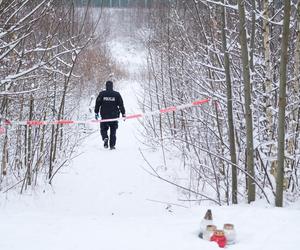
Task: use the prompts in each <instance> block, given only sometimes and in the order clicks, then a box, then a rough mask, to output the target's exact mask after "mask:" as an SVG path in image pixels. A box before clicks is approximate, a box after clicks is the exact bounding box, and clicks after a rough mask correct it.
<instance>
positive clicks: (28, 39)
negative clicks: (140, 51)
mask: <svg viewBox="0 0 300 250" xmlns="http://www.w3.org/2000/svg"><path fill="white" fill-rule="evenodd" d="M133 2H135V3H133ZM131 4H132V6H133V7H132V8H130V7H131ZM107 7H118V8H120V7H129V8H130V10H128V12H127V15H128V16H129V18H131V19H132V22H133V23H134V26H135V29H137V30H138V31H139V32H138V35H137V36H136V37H135V39H139V41H140V42H141V43H143V45H144V46H145V49H146V51H147V69H146V70H145V72H144V73H143V76H144V78H143V80H142V81H141V86H142V89H143V93H141V95H140V107H141V110H142V111H143V112H152V111H155V110H159V109H162V108H166V107H170V106H178V105H182V104H186V103H191V102H193V101H195V100H199V99H205V98H208V99H209V100H210V101H209V104H208V105H202V106H201V108H187V109H183V110H180V111H178V112H171V113H167V114H160V115H157V116H151V117H148V118H147V119H145V120H143V121H141V125H142V127H143V129H142V130H141V133H142V137H143V138H144V141H145V144H147V145H148V146H149V147H153V148H156V149H159V150H160V151H161V152H162V155H163V158H164V162H163V165H165V166H166V167H167V165H166V161H167V158H169V157H174V158H175V159H177V160H178V161H179V162H181V163H182V164H181V165H180V169H178V171H180V173H181V176H180V178H177V179H175V180H173V181H172V183H173V184H174V185H176V186H177V187H178V188H179V189H181V190H182V196H183V197H184V199H187V200H191V201H196V202H201V201H202V200H209V201H211V202H212V203H215V204H218V205H224V204H227V205H230V204H237V203H240V202H243V201H246V202H248V203H250V202H253V201H255V200H259V199H263V200H265V201H266V203H271V204H273V203H275V205H276V206H279V207H281V206H283V205H284V204H285V202H286V203H292V202H295V201H296V200H298V199H299V195H300V187H299V184H300V183H299V181H300V173H299V171H300V169H299V168H300V164H299V160H300V157H299V156H300V155H299V154H300V150H299V129H300V127H299V125H300V124H299V122H300V120H299V116H300V106H299V104H300V99H299V98H300V95H299V91H300V1H296V0H284V1H269V0H255V1H247V0H245V1H243V0H228V1H227V0H219V1H215V0H172V1H171V0H170V1H159V0H152V1H129V0H127V1H103V2H101V1H67V0H62V1H59V0H34V1H31V0H24V1H21V0H12V1H9V0H2V1H0V24H1V25H0V120H1V123H0V125H1V135H0V164H1V167H0V169H1V173H0V192H10V191H11V190H15V189H17V190H19V191H21V193H22V192H23V191H24V190H26V189H29V188H38V186H41V185H43V183H50V184H51V182H52V179H53V178H54V177H55V175H56V174H57V173H58V172H59V171H60V170H61V169H62V168H63V167H64V166H65V165H67V164H68V163H69V162H70V160H71V159H72V155H73V153H74V150H75V149H76V147H77V146H78V144H79V143H80V141H81V140H83V138H84V133H85V132H84V131H85V129H86V128H85V127H84V126H63V125H60V124H57V125H55V124H53V125H51V126H28V125H27V124H24V123H22V122H21V121H24V120H42V121H43V120H66V119H68V120H70V119H87V117H85V116H84V115H83V114H82V113H81V110H80V109H78V108H76V107H77V106H78V103H83V104H86V103H87V99H88V98H89V96H90V95H91V94H92V93H94V91H95V89H97V88H99V87H100V86H102V85H103V83H104V82H105V80H107V79H108V78H109V77H110V76H111V75H112V73H113V74H114V76H115V77H116V78H122V76H123V75H124V72H123V71H122V69H120V68H118V66H117V65H116V64H115V62H114V61H113V60H112V59H111V57H110V53H109V51H108V49H107V43H108V41H107V37H108V34H109V33H110V25H109V23H107V22H106V15H107ZM145 7H146V8H145ZM132 25H133V24H132ZM87 97H88V98H87ZM9 121H20V124H19V125H18V126H14V127H11V128H10V126H9ZM168 167H170V166H168ZM152 174H153V175H155V176H157V177H158V178H161V179H164V180H165V181H169V182H170V180H166V179H165V177H163V176H162V175H161V174H160V173H158V172H156V171H153V172H152Z"/></svg>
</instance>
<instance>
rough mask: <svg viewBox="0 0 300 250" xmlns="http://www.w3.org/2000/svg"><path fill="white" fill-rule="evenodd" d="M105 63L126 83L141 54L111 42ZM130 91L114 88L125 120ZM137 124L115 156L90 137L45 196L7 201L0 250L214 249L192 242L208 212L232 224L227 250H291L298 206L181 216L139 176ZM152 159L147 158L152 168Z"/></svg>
mask: <svg viewBox="0 0 300 250" xmlns="http://www.w3.org/2000/svg"><path fill="white" fill-rule="evenodd" d="M111 47H112V53H113V55H114V56H115V57H116V58H118V59H119V60H120V63H122V64H123V65H127V66H128V67H129V68H130V70H131V72H130V73H132V74H133V75H134V72H136V70H138V68H139V65H140V64H141V63H142V60H143V52H142V51H140V50H138V49H137V48H135V47H132V44H130V43H126V42H124V41H123V42H119V41H114V42H113V43H112V44H111ZM137 89H138V85H137V83H136V82H135V81H134V80H133V79H127V80H124V81H122V82H120V83H119V90H120V92H121V94H122V96H123V98H124V102H125V105H126V108H127V113H132V112H135V111H137V110H138V107H137V101H136V98H135V91H136V90H137ZM138 126H139V123H138V122H137V121H133V120H132V121H126V122H120V124H119V129H118V131H117V136H118V140H117V150H115V151H110V150H105V149H104V148H103V147H102V141H101V139H100V134H99V132H98V128H97V125H95V127H93V129H95V131H96V132H95V133H94V134H92V135H91V136H89V137H88V138H87V139H86V140H85V142H84V143H83V144H82V145H81V147H80V149H79V152H80V153H81V154H80V155H79V156H78V157H77V158H75V159H74V162H73V164H72V166H70V167H68V168H65V169H63V171H61V172H60V173H59V175H58V176H57V177H56V178H55V179H54V183H53V190H46V192H45V193H38V194H32V195H30V196H26V195H23V196H21V197H16V196H13V197H11V196H8V197H7V201H3V198H4V195H1V196H0V197H1V199H2V200H1V202H0V250H20V249H25V250H29V249H30V250H76V249H78V250H85V249H86V250H102V249H103V250H121V249H122V250H169V249H170V250H196V249H202V250H206V249H207V250H209V249H219V248H218V246H217V245H216V244H215V243H211V242H207V241H203V240H200V239H199V238H198V237H197V234H198V229H199V225H200V221H201V219H202V217H203V215H204V213H205V211H206V209H208V208H212V211H213V216H214V220H215V224H216V225H217V226H218V227H219V228H221V227H222V226H223V224H224V223H228V222H231V223H233V224H235V226H236V228H237V233H238V237H237V239H238V242H237V244H235V245H232V246H228V249H232V250H240V249H242V250H266V249H269V250H271V249H272V250H277V249H278V250H279V249H280V250H282V249H284V250H296V249H298V242H297V238H298V234H299V226H300V209H299V204H298V205H297V206H298V207H297V206H296V207H295V208H288V209H278V208H272V207H268V206H266V205H265V204H264V203H263V204H260V203H259V202H257V203H256V204H254V205H238V206H230V207H205V206H202V207H195V208H184V207H181V206H176V205H172V206H171V207H170V206H169V205H168V204H167V203H178V202H177V201H176V199H177V197H176V190H175V189H174V188H173V187H172V186H170V185H168V184H166V183H163V182H161V181H159V180H157V179H155V178H154V177H152V176H150V175H149V174H147V173H146V172H145V171H144V170H143V168H142V167H144V166H145V162H144V161H143V159H142V157H141V155H140V152H139V147H141V143H140V142H139V141H138V140H137V139H136V136H137V127H138ZM159 157H160V156H159V155H158V154H156V153H152V155H151V154H150V160H151V163H153V162H154V165H155V167H157V166H158V162H159Z"/></svg>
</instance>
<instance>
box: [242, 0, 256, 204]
mask: <svg viewBox="0 0 300 250" xmlns="http://www.w3.org/2000/svg"><path fill="white" fill-rule="evenodd" d="M244 4H245V2H244V0H238V10H239V21H240V24H239V26H240V43H241V52H242V64H243V80H244V95H245V112H246V114H245V116H246V117H245V118H246V133H247V136H246V137H247V138H246V140H247V150H246V154H247V172H248V174H249V175H250V176H251V177H252V178H254V177H255V174H254V157H253V125H252V110H251V80H250V69H249V67H250V65H249V54H248V44H247V33H246V22H245V20H246V16H245V6H244ZM252 178H250V177H249V176H248V175H247V188H248V202H249V203H250V202H251V201H254V200H255V182H254V181H253V179H252Z"/></svg>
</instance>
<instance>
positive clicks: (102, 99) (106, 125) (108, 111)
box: [95, 81, 125, 148]
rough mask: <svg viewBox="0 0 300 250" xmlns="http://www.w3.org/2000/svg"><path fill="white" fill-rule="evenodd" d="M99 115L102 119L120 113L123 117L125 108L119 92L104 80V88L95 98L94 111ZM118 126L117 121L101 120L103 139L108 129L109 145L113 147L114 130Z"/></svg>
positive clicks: (116, 115) (114, 143)
mask: <svg viewBox="0 0 300 250" xmlns="http://www.w3.org/2000/svg"><path fill="white" fill-rule="evenodd" d="M99 109H100V115H101V118H102V119H113V118H119V117H120V113H121V114H122V116H123V117H125V108H124V104H123V99H122V97H121V95H120V93H119V92H117V91H114V90H113V83H112V82H111V81H107V82H106V90H104V91H101V92H100V93H99V95H98V97H97V99H96V105H95V113H96V114H98V113H99ZM117 128H118V121H113V122H101V123H100V130H101V136H102V139H103V141H105V139H106V140H107V139H108V135H107V131H108V129H110V137H109V146H110V148H114V147H115V145H116V131H117Z"/></svg>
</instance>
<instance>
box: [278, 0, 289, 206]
mask: <svg viewBox="0 0 300 250" xmlns="http://www.w3.org/2000/svg"><path fill="white" fill-rule="evenodd" d="M290 12H291V2H290V0H285V1H284V20H283V31H282V40H281V58H280V68H279V70H280V72H279V75H280V85H279V102H278V106H279V111H278V153H277V162H278V166H277V177H276V199H275V205H276V207H282V204H283V178H284V155H285V154H284V150H285V107H286V100H285V98H286V82H287V76H286V73H287V62H288V43H289V31H290V30H289V25H290Z"/></svg>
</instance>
